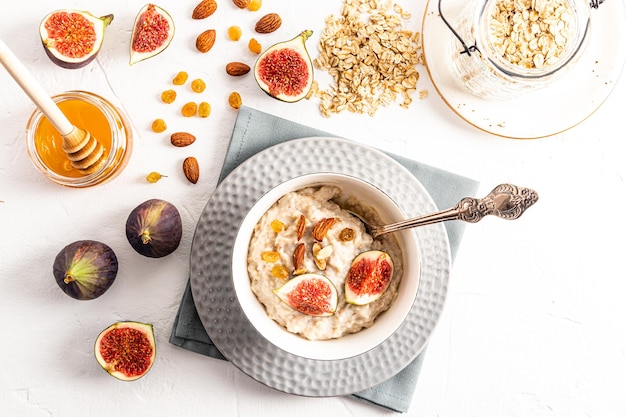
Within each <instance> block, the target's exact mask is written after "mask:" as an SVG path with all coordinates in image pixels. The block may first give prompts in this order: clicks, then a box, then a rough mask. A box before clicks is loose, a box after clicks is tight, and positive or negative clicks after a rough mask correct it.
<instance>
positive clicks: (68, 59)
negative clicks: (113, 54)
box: [39, 9, 113, 69]
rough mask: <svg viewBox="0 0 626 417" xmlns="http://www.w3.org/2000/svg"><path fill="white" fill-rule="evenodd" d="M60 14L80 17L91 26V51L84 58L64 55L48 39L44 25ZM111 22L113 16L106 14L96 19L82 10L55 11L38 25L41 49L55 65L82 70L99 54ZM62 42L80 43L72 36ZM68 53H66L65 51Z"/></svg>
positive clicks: (53, 41)
mask: <svg viewBox="0 0 626 417" xmlns="http://www.w3.org/2000/svg"><path fill="white" fill-rule="evenodd" d="M60 14H67V15H70V16H71V15H80V16H81V17H82V19H84V21H87V22H89V23H90V24H91V25H93V29H94V34H95V40H94V41H93V47H92V49H91V50H90V51H89V52H87V53H86V54H85V55H84V56H78V57H72V56H70V55H71V54H69V55H68V54H67V53H64V52H63V51H62V50H58V49H57V45H56V43H55V39H51V38H49V37H48V36H49V34H48V30H47V29H46V23H47V22H48V21H50V20H51V19H53V18H54V17H55V16H57V15H60ZM112 21H113V15H112V14H108V15H106V16H101V17H96V16H94V15H93V14H91V13H89V12H86V11H82V10H74V9H61V10H55V11H53V12H51V13H49V14H48V15H47V16H45V17H44V18H43V20H42V21H41V23H40V25H39V35H40V38H41V43H42V45H43V49H44V51H45V52H46V55H47V56H48V58H50V60H51V61H52V62H53V63H55V64H56V65H58V66H60V67H62V68H66V69H78V68H82V67H84V66H85V65H87V64H89V63H90V62H91V61H93V60H94V59H95V58H96V56H98V54H99V53H100V50H101V49H102V44H103V42H104V37H105V30H106V28H107V27H109V25H110V24H111V22H112ZM62 39H63V40H67V39H74V41H75V42H79V41H81V39H80V38H79V37H77V36H76V35H75V34H74V37H64V38H62ZM66 52H68V51H66Z"/></svg>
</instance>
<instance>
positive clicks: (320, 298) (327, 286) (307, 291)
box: [274, 274, 338, 317]
mask: <svg viewBox="0 0 626 417" xmlns="http://www.w3.org/2000/svg"><path fill="white" fill-rule="evenodd" d="M274 294H276V295H277V296H278V297H279V298H280V299H281V300H282V301H284V302H285V303H287V304H288V305H289V306H290V307H291V308H293V309H294V310H296V311H299V312H300V313H303V314H307V315H309V316H322V317H323V316H332V315H333V314H335V310H337V299H338V297H337V288H335V285H334V284H333V283H332V282H331V281H330V280H329V279H328V278H326V277H325V276H323V275H319V274H303V275H298V276H297V277H294V278H292V279H290V280H289V281H287V282H286V283H285V284H284V285H283V286H282V287H280V288H278V289H276V290H274Z"/></svg>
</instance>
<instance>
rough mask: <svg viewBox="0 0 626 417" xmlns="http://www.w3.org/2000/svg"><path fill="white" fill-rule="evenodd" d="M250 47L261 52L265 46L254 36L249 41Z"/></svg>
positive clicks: (251, 49)
mask: <svg viewBox="0 0 626 417" xmlns="http://www.w3.org/2000/svg"><path fill="white" fill-rule="evenodd" d="M248 49H250V52H253V53H255V54H260V53H261V50H262V49H263V48H262V47H261V44H260V43H259V41H257V40H256V39H254V38H250V41H249V42H248Z"/></svg>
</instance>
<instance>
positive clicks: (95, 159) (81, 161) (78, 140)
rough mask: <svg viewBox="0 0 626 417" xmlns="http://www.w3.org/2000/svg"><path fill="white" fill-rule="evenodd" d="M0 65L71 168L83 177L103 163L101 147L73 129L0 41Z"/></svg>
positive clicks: (76, 129) (102, 148) (93, 139)
mask: <svg viewBox="0 0 626 417" xmlns="http://www.w3.org/2000/svg"><path fill="white" fill-rule="evenodd" d="M0 62H1V63H2V65H3V66H4V67H5V68H6V70H7V71H8V72H9V74H10V75H11V77H13V79H14V80H15V81H16V82H17V83H18V84H19V86H20V87H21V88H22V90H24V92H25V93H26V94H27V95H28V96H29V97H30V99H31V100H32V101H33V103H35V105H36V106H37V107H38V108H39V110H41V112H42V113H43V114H44V115H45V116H46V117H47V118H48V120H49V121H50V123H52V125H53V126H54V128H55V129H56V130H57V131H58V132H59V133H60V134H61V137H62V138H63V150H64V151H65V153H66V154H67V157H68V159H69V160H70V162H71V164H72V166H73V167H74V168H76V169H78V170H79V171H80V172H81V173H83V174H85V175H87V174H91V173H92V172H95V171H96V170H97V169H98V167H99V166H100V165H101V164H102V162H103V161H104V160H105V159H106V153H105V151H104V147H103V146H102V144H101V143H100V142H98V141H97V140H96V138H94V137H93V136H91V134H90V133H89V132H88V131H86V130H84V129H80V128H78V127H76V126H74V125H73V124H72V123H71V122H70V121H69V120H68V119H67V117H66V116H65V114H63V112H62V111H61V109H59V106H57V104H56V103H55V102H54V100H53V99H52V98H51V97H50V96H49V95H48V94H47V93H46V92H45V90H44V89H43V87H42V86H41V85H40V84H39V83H38V82H37V80H35V78H34V77H33V76H32V74H31V73H30V72H29V71H28V70H27V69H26V67H25V66H24V64H22V63H21V62H20V61H19V60H18V59H17V57H16V56H15V54H14V53H13V52H12V51H11V50H10V49H9V47H8V46H7V45H6V44H5V43H4V42H3V41H2V39H0Z"/></svg>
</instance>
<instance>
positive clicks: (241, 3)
mask: <svg viewBox="0 0 626 417" xmlns="http://www.w3.org/2000/svg"><path fill="white" fill-rule="evenodd" d="M233 3H235V6H237V7H239V8H240V9H245V8H246V7H248V6H249V5H250V0H233Z"/></svg>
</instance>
